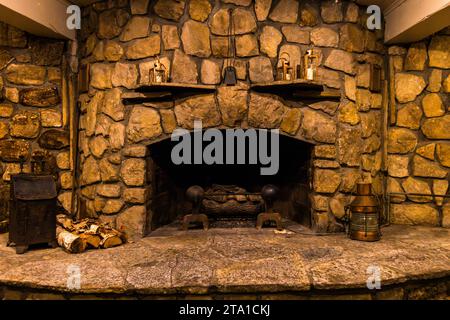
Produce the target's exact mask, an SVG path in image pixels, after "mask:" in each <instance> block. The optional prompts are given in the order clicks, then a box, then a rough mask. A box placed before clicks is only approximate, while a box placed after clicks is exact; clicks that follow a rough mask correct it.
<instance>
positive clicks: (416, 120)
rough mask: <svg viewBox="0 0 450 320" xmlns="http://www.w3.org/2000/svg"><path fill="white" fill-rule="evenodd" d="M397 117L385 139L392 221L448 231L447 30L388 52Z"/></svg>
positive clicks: (449, 55) (449, 49)
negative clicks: (426, 225)
mask: <svg viewBox="0 0 450 320" xmlns="http://www.w3.org/2000/svg"><path fill="white" fill-rule="evenodd" d="M389 56H390V58H391V60H392V62H393V66H394V69H395V79H393V81H395V98H396V101H397V116H396V122H395V125H394V126H392V127H391V128H390V129H389V137H388V139H389V140H388V143H389V144H388V152H389V159H388V173H389V178H388V191H389V192H405V193H416V194H417V193H419V194H424V195H423V196H394V197H393V198H392V202H393V203H394V204H393V205H392V207H391V210H392V211H391V218H392V219H391V220H392V222H393V223H399V224H413V225H414V224H428V225H433V226H437V225H440V224H441V223H442V225H443V226H444V227H447V228H448V227H450V201H449V200H450V199H444V198H442V197H439V196H442V195H446V194H448V189H449V172H450V97H449V92H450V29H449V28H447V29H444V30H443V31H441V32H440V33H438V34H436V35H435V36H433V37H430V38H428V39H426V40H424V41H421V42H418V43H414V44H411V45H409V46H406V47H399V46H393V47H390V48H389Z"/></svg>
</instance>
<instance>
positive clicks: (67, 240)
mask: <svg viewBox="0 0 450 320" xmlns="http://www.w3.org/2000/svg"><path fill="white" fill-rule="evenodd" d="M56 234H57V238H58V244H59V246H61V247H62V248H64V249H65V250H66V251H68V252H70V253H81V252H83V251H85V250H86V245H87V243H86V242H85V241H84V240H83V239H82V238H81V237H80V236H78V235H75V234H73V233H70V232H68V231H66V230H64V229H63V228H61V227H57V228H56Z"/></svg>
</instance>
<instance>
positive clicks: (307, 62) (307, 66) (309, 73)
mask: <svg viewBox="0 0 450 320" xmlns="http://www.w3.org/2000/svg"><path fill="white" fill-rule="evenodd" d="M318 58H319V56H318V55H317V54H315V53H314V49H309V50H306V54H305V56H304V71H305V79H306V80H314V79H315V77H316V73H317V66H316V60H315V59H318Z"/></svg>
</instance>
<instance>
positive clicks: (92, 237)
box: [80, 233, 102, 249]
mask: <svg viewBox="0 0 450 320" xmlns="http://www.w3.org/2000/svg"><path fill="white" fill-rule="evenodd" d="M80 238H81V239H83V240H84V241H85V242H86V244H87V245H88V246H90V247H92V248H95V249H98V248H99V247H100V243H101V241H102V238H101V237H100V236H98V235H96V234H88V233H83V234H80Z"/></svg>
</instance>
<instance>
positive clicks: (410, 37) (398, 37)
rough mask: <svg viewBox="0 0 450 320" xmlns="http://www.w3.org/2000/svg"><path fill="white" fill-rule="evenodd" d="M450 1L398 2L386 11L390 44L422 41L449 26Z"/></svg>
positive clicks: (398, 0)
mask: <svg viewBox="0 0 450 320" xmlns="http://www.w3.org/2000/svg"><path fill="white" fill-rule="evenodd" d="M449 16H450V0H427V1H423V0H397V1H393V2H392V4H391V5H390V6H388V7H387V8H386V9H385V11H384V19H385V22H386V25H385V35H384V41H385V42H386V43H388V44H394V43H408V42H416V41H420V40H422V39H424V38H426V37H428V36H430V35H432V34H433V33H435V32H438V31H440V30H442V29H443V28H445V27H447V26H448V25H449Z"/></svg>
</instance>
